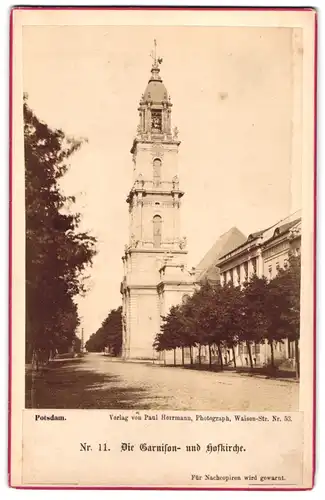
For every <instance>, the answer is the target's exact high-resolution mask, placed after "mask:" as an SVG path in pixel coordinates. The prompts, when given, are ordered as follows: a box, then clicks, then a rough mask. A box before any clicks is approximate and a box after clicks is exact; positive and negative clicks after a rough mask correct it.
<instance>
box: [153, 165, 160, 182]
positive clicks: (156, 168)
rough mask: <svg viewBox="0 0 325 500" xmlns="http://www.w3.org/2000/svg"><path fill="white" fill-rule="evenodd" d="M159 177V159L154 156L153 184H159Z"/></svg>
mask: <svg viewBox="0 0 325 500" xmlns="http://www.w3.org/2000/svg"><path fill="white" fill-rule="evenodd" d="M160 178H161V160H159V158H156V159H155V160H154V161H153V185H154V186H159V184H160Z"/></svg>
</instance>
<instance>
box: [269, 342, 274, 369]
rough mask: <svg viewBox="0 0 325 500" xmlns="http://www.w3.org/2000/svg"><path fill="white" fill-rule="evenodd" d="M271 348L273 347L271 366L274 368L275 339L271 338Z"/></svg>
mask: <svg viewBox="0 0 325 500" xmlns="http://www.w3.org/2000/svg"><path fill="white" fill-rule="evenodd" d="M269 343H270V348H271V366H272V368H274V345H273V340H270V342H269Z"/></svg>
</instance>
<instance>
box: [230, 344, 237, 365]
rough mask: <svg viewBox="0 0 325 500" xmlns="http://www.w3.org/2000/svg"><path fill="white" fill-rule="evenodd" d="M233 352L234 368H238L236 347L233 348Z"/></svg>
mask: <svg viewBox="0 0 325 500" xmlns="http://www.w3.org/2000/svg"><path fill="white" fill-rule="evenodd" d="M231 350H232V359H233V362H234V368H237V365H236V355H235V348H234V346H231Z"/></svg>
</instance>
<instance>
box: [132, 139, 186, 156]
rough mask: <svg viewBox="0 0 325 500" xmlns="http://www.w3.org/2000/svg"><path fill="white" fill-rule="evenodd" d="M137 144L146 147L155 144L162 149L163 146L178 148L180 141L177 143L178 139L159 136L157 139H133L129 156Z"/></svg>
mask: <svg viewBox="0 0 325 500" xmlns="http://www.w3.org/2000/svg"><path fill="white" fill-rule="evenodd" d="M138 144H144V145H148V146H149V147H150V146H151V145H153V144H157V145H159V146H162V148H163V146H164V145H166V146H176V147H178V146H179V145H180V144H181V141H179V140H178V139H174V138H171V137H169V138H168V137H164V136H159V137H158V136H157V138H153V137H151V138H145V137H141V138H140V137H135V138H134V139H133V144H132V147H131V149H130V153H131V154H134V153H135V151H136V148H137V145H138ZM148 149H149V148H148Z"/></svg>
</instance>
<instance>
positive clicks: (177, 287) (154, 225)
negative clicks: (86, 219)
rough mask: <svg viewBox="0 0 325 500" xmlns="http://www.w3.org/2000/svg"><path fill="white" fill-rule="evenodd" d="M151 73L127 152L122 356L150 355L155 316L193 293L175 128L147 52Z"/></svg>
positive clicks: (157, 63) (157, 60) (157, 68)
mask: <svg viewBox="0 0 325 500" xmlns="http://www.w3.org/2000/svg"><path fill="white" fill-rule="evenodd" d="M152 58H153V64H152V68H151V75H150V78H149V81H148V84H147V87H146V90H145V92H144V94H143V95H142V97H141V99H140V103H139V108H138V111H139V124H138V127H137V134H136V137H135V139H134V141H133V145H132V148H131V154H132V160H133V186H132V188H131V190H130V192H129V194H128V197H127V199H126V201H127V204H128V208H129V241H128V244H127V245H125V251H124V255H123V257H122V260H123V265H124V278H123V281H122V284H121V294H122V300H123V315H122V318H123V347H122V355H123V357H124V358H143V359H152V358H153V357H156V354H155V351H154V349H153V341H154V338H155V335H156V333H158V332H159V329H160V321H161V316H162V315H164V314H167V312H168V310H169V308H170V307H171V306H172V305H174V304H177V303H180V302H182V298H183V296H184V295H187V294H188V293H191V292H192V290H193V278H192V277H191V275H190V274H189V273H188V272H187V269H186V258H187V249H186V238H181V232H180V207H181V198H182V196H183V195H184V192H183V191H181V189H180V182H179V178H178V163H177V160H178V148H179V145H180V141H179V139H178V130H177V128H176V127H175V128H174V129H173V130H172V127H171V115H172V103H171V99H170V96H169V95H168V92H167V89H166V87H165V85H164V83H163V81H162V78H161V76H160V65H161V63H162V59H161V58H157V55H156V41H155V49H154V52H153V54H152Z"/></svg>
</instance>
